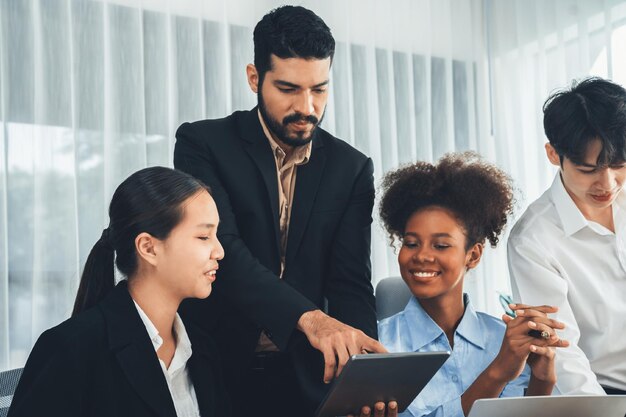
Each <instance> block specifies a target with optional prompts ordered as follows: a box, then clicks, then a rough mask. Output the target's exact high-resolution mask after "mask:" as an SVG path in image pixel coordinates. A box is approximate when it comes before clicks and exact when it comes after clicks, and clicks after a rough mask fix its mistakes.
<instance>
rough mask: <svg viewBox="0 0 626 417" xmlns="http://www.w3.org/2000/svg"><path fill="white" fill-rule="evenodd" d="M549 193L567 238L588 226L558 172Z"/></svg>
mask: <svg viewBox="0 0 626 417" xmlns="http://www.w3.org/2000/svg"><path fill="white" fill-rule="evenodd" d="M550 193H551V194H552V201H553V202H554V206H555V207H556V212H557V213H558V215H559V218H560V219H561V223H562V224H563V231H564V232H565V234H566V235H567V236H571V235H573V234H574V233H576V232H578V231H579V230H580V229H582V228H584V227H585V226H588V225H589V222H588V221H587V219H586V218H585V216H583V214H582V213H581V211H580V210H579V209H578V207H577V206H576V203H574V200H572V197H570V195H569V194H568V192H567V190H566V189H565V186H564V185H563V181H562V180H561V173H560V171H559V172H557V174H556V176H555V177H554V181H552V186H551V187H550Z"/></svg>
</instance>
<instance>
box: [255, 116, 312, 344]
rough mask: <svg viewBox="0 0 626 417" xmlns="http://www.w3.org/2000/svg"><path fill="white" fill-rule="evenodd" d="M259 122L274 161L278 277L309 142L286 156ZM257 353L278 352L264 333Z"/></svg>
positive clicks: (309, 154)
mask: <svg viewBox="0 0 626 417" xmlns="http://www.w3.org/2000/svg"><path fill="white" fill-rule="evenodd" d="M258 116H259V121H260V122H261V126H262V127H263V133H265V137H266V138H267V140H268V141H269V143H270V146H271V148H272V154H273V155H274V160H275V161H276V178H277V181H278V224H279V229H280V230H279V231H280V277H281V278H282V276H283V272H284V271H285V255H286V253H287V237H288V235H289V220H290V218H291V206H292V204H293V196H294V191H295V189H296V175H297V173H298V166H299V165H304V164H306V163H307V162H309V159H310V157H311V142H309V143H307V144H306V145H304V146H298V147H295V148H293V150H292V152H291V153H290V154H287V153H286V152H285V151H284V150H283V149H282V148H281V147H280V145H278V143H277V142H276V141H275V140H274V138H273V137H272V135H271V134H270V132H269V130H268V128H267V126H266V125H265V121H264V120H263V117H261V113H260V112H259V113H258ZM256 350H257V351H267V350H278V349H277V348H276V346H275V345H274V344H273V343H272V341H271V340H269V338H268V337H267V335H266V334H265V332H263V333H261V337H260V338H259V344H258V345H257V349H256Z"/></svg>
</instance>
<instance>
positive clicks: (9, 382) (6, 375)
mask: <svg viewBox="0 0 626 417" xmlns="http://www.w3.org/2000/svg"><path fill="white" fill-rule="evenodd" d="M23 369H24V368H16V369H11V370H9V371H3V372H0V417H6V415H7V414H8V412H9V406H10V405H11V400H13V393H14V392H15V388H17V383H18V382H19V380H20V376H22V370H23Z"/></svg>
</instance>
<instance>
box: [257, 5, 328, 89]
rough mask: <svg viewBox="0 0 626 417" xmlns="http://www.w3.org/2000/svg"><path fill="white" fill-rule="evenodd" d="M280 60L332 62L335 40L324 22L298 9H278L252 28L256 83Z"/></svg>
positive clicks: (291, 7)
mask: <svg viewBox="0 0 626 417" xmlns="http://www.w3.org/2000/svg"><path fill="white" fill-rule="evenodd" d="M272 54H274V55H276V56H277V57H279V58H283V59H285V58H296V57H297V58H305V59H326V58H329V57H330V59H331V61H332V59H333V55H334V54H335V39H334V38H333V35H332V34H331V33H330V29H329V27H328V26H326V23H324V21H323V20H322V19H321V18H320V17H319V16H318V15H316V14H315V13H313V12H312V11H310V10H309V9H305V8H304V7H301V6H281V7H278V8H276V9H274V10H272V11H270V12H269V13H268V14H266V15H265V16H263V19H261V21H260V22H259V23H258V24H257V25H256V27H255V28H254V66H255V67H256V69H257V72H258V74H259V84H261V83H262V82H263V76H264V75H265V73H266V72H267V71H269V70H271V69H272V61H271V55H272Z"/></svg>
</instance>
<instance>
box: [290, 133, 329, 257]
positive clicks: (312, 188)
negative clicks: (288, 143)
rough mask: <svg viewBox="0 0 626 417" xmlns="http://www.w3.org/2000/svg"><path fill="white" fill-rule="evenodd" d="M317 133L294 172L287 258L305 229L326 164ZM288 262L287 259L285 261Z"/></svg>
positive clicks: (291, 255)
mask: <svg viewBox="0 0 626 417" xmlns="http://www.w3.org/2000/svg"><path fill="white" fill-rule="evenodd" d="M321 139H322V138H321V137H320V135H319V132H318V134H317V136H316V137H315V138H314V139H313V149H312V150H311V158H310V159H309V162H308V163H306V164H304V165H300V166H298V171H297V174H296V189H295V192H294V195H293V203H292V207H291V218H290V220H289V236H288V239H287V255H286V257H287V259H291V257H293V256H294V255H295V254H296V252H297V251H298V248H299V247H300V242H301V241H302V236H303V235H304V231H305V230H306V227H307V223H308V221H309V217H310V215H311V209H312V208H313V202H314V201H315V196H316V195H317V191H318V188H319V186H320V181H321V179H322V174H323V173H324V165H325V164H326V153H325V152H324V147H323V143H322V140H321ZM287 263H289V261H287Z"/></svg>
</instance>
